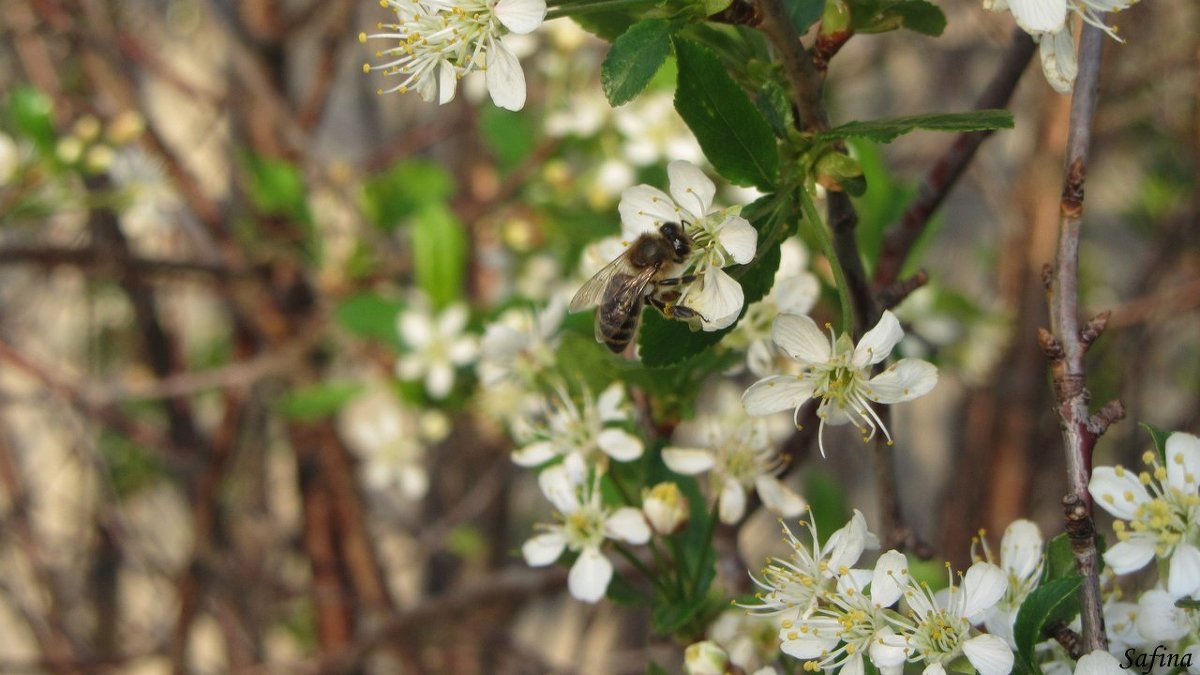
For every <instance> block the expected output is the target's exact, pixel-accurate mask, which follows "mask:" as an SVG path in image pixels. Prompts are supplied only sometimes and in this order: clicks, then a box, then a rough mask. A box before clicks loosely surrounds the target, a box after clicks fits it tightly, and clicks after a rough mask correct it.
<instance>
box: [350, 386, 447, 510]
mask: <svg viewBox="0 0 1200 675" xmlns="http://www.w3.org/2000/svg"><path fill="white" fill-rule="evenodd" d="M427 414H428V415H435V416H440V415H441V414H440V413H437V412H434V411H431V412H429V413H427ZM443 420H444V418H443ZM338 427H339V429H340V430H341V432H342V435H343V436H344V437H345V439H346V444H347V445H348V446H349V447H350V449H351V450H352V451H353V452H354V453H355V454H356V455H357V456H358V458H359V460H360V462H361V464H360V467H359V470H360V473H361V476H362V479H363V483H364V484H365V485H366V487H367V488H369V489H371V490H376V491H380V492H383V491H391V490H398V491H399V494H400V496H401V497H403V498H404V499H407V500H410V501H411V500H416V499H420V498H421V497H423V496H425V492H426V491H427V490H428V488H429V475H428V472H427V471H426V470H425V444H426V443H434V442H438V441H440V440H442V439H444V438H445V436H446V434H447V433H448V431H449V429H448V427H447V426H446V425H445V424H441V425H439V424H436V421H435V420H432V419H431V420H430V421H429V422H427V423H425V424H422V420H421V419H420V418H418V416H417V415H416V413H415V412H414V411H412V410H409V409H407V408H405V407H404V406H403V405H402V404H401V403H400V401H399V400H398V399H397V398H396V397H395V396H394V395H392V394H391V393H390V392H388V391H387V390H386V389H384V388H383V387H379V388H377V389H376V390H375V391H371V392H368V393H366V394H364V395H362V396H359V397H358V398H356V399H354V400H353V401H351V402H350V403H348V404H347V405H346V406H345V407H344V408H343V409H342V410H341V412H340V413H339V415H338ZM439 427H440V428H439Z"/></svg>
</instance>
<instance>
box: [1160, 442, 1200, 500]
mask: <svg viewBox="0 0 1200 675" xmlns="http://www.w3.org/2000/svg"><path fill="white" fill-rule="evenodd" d="M1164 450H1165V455H1166V458H1167V485H1170V486H1171V487H1173V488H1175V489H1177V490H1179V491H1181V492H1183V494H1185V495H1194V494H1196V492H1197V486H1200V438H1196V437H1195V436H1193V435H1191V434H1185V433H1182V432H1176V433H1173V434H1171V435H1170V436H1168V437H1167V447H1166V448H1164Z"/></svg>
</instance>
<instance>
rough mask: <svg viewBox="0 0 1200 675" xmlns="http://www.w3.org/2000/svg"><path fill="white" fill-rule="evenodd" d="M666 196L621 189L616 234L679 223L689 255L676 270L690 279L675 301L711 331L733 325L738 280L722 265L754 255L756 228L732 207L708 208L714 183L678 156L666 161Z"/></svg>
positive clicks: (739, 301) (648, 189)
mask: <svg viewBox="0 0 1200 675" xmlns="http://www.w3.org/2000/svg"><path fill="white" fill-rule="evenodd" d="M667 176H668V178H669V180H670V193H671V194H670V195H667V194H666V193H664V192H663V191H662V190H659V189H658V188H655V187H652V186H649V185H644V184H643V185H635V186H633V187H631V188H629V189H627V190H625V191H624V192H623V193H622V194H621V203H620V205H619V206H618V210H619V211H620V212H621V223H622V235H623V236H624V238H625V240H626V241H627V242H633V241H634V240H635V239H636V238H637V237H638V235H641V234H646V233H655V232H658V230H659V227H660V226H661V225H662V224H663V223H680V224H681V225H683V228H684V232H685V233H686V234H687V235H688V236H689V237H691V239H692V254H691V256H690V257H689V258H688V260H687V262H686V263H684V265H683V268H684V269H682V270H679V274H680V275H685V274H686V275H694V276H695V277H696V280H695V281H694V282H692V283H690V284H687V285H686V286H685V287H684V288H683V290H682V296H681V297H680V298H679V300H678V303H677V304H679V305H682V306H684V307H688V308H690V309H692V310H694V311H695V312H696V313H697V314H699V316H700V317H701V318H700V326H701V328H703V329H704V330H706V331H715V330H720V329H722V328H725V327H727V326H730V325H732V324H733V322H734V321H736V320H737V318H738V316H739V315H740V314H741V312H742V305H743V303H744V300H745V296H744V294H743V293H742V287H741V285H740V284H739V283H738V282H737V281H736V280H734V278H733V277H731V276H729V274H727V273H726V272H725V271H724V270H723V269H722V268H724V267H728V266H730V265H744V264H746V263H748V262H750V261H751V260H753V259H754V252H755V249H756V247H757V243H758V232H757V230H755V229H754V227H753V226H752V225H751V224H750V222H749V221H748V220H746V219H745V218H743V217H741V216H739V215H737V214H736V211H737V209H736V208H724V209H718V208H714V207H713V195H714V194H715V193H716V186H715V185H714V184H713V182H712V181H711V180H709V178H708V176H705V175H704V172H703V171H701V170H700V169H699V168H698V167H696V166H695V165H693V164H690V163H688V162H684V161H675V162H671V163H670V164H668V165H667Z"/></svg>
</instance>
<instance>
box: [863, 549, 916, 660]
mask: <svg viewBox="0 0 1200 675" xmlns="http://www.w3.org/2000/svg"><path fill="white" fill-rule="evenodd" d="M907 586H908V559H907V558H905V557H904V554H903V553H901V552H899V551H896V550H891V551H888V552H887V553H884V554H883V555H881V556H879V560H877V561H875V573H874V575H872V577H871V602H873V603H875V604H876V605H879V606H880V607H890V606H892V605H893V604H895V603H896V601H897V600H899V599H900V596H902V595H904V589H905V588H906V587H907ZM871 660H872V661H874V660H875V659H873V658H872V659H871Z"/></svg>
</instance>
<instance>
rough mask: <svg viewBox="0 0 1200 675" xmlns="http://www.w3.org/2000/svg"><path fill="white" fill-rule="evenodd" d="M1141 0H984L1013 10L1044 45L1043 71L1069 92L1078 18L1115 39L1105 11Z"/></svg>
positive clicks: (1074, 69) (986, 4)
mask: <svg viewBox="0 0 1200 675" xmlns="http://www.w3.org/2000/svg"><path fill="white" fill-rule="evenodd" d="M1137 1H1138V0H983V6H984V7H985V8H987V9H991V10H994V11H997V12H1002V11H1004V10H1008V11H1010V12H1012V15H1013V18H1015V19H1016V20H1017V25H1018V26H1020V27H1021V29H1022V30H1024V31H1025V32H1026V33H1029V35H1030V36H1032V37H1033V39H1034V40H1036V41H1037V42H1038V43H1039V45H1040V50H1041V61H1042V72H1043V73H1045V75H1046V81H1047V82H1049V83H1050V86H1051V87H1054V89H1055V91H1058V92H1061V93H1064V94H1066V93H1069V92H1070V91H1071V87H1072V86H1073V85H1074V84H1075V75H1076V72H1077V70H1078V67H1077V64H1076V59H1075V38H1074V36H1073V34H1072V33H1073V28H1072V26H1073V24H1074V20H1073V17H1072V14H1076V15H1078V16H1079V17H1080V18H1082V19H1083V21H1084V23H1087V24H1091V25H1093V26H1096V27H1098V28H1100V29H1101V30H1103V31H1105V32H1106V33H1108V34H1109V35H1110V36H1112V38H1113V39H1114V40H1120V38H1118V37H1117V29H1116V28H1112V27H1109V26H1108V25H1107V24H1105V23H1104V16H1103V15H1104V14H1106V13H1108V12H1117V11H1120V10H1122V9H1125V8H1127V7H1129V6H1131V5H1133V4H1136V3H1137Z"/></svg>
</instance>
